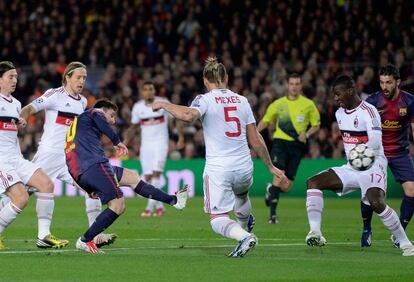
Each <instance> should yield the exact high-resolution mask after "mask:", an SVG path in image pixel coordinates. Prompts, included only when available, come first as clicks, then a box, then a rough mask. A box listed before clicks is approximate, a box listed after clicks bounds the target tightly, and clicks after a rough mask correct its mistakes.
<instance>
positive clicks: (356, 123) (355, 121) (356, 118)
mask: <svg viewBox="0 0 414 282" xmlns="http://www.w3.org/2000/svg"><path fill="white" fill-rule="evenodd" d="M358 124H359V120H358V117H355V119H354V127H355V128H358Z"/></svg>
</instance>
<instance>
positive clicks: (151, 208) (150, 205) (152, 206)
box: [145, 199, 157, 212]
mask: <svg viewBox="0 0 414 282" xmlns="http://www.w3.org/2000/svg"><path fill="white" fill-rule="evenodd" d="M156 202H157V201H156V200H153V199H148V202H147V207H146V208H145V210H149V211H150V212H154V209H155V204H156Z"/></svg>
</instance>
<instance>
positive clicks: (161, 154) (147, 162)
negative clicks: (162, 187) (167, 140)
mask: <svg viewBox="0 0 414 282" xmlns="http://www.w3.org/2000/svg"><path fill="white" fill-rule="evenodd" d="M167 155H168V144H164V145H157V144H156V143H155V144H152V145H151V146H148V145H147V146H145V145H144V146H141V149H140V157H139V159H140V161H141V167H142V174H143V175H148V174H152V173H153V172H154V171H160V172H162V171H164V166H165V162H166V160H167Z"/></svg>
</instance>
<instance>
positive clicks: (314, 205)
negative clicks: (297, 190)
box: [305, 189, 326, 247]
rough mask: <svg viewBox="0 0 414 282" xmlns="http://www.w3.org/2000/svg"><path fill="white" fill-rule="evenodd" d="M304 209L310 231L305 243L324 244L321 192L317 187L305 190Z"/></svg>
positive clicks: (312, 244)
mask: <svg viewBox="0 0 414 282" xmlns="http://www.w3.org/2000/svg"><path fill="white" fill-rule="evenodd" d="M306 211H307V213H308V221H309V227H310V231H309V233H308V235H307V236H306V239H305V240H306V244H308V245H309V246H320V247H321V246H324V245H325V244H326V240H325V238H324V237H323V236H322V233H321V222H322V211H323V192H322V191H321V190H319V189H308V190H307V192H306Z"/></svg>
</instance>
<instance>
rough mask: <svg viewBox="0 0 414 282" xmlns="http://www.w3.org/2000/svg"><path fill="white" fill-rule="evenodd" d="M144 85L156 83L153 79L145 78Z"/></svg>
mask: <svg viewBox="0 0 414 282" xmlns="http://www.w3.org/2000/svg"><path fill="white" fill-rule="evenodd" d="M142 85H154V87H155V83H154V82H153V81H152V80H145V81H144V83H143V84H142Z"/></svg>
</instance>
